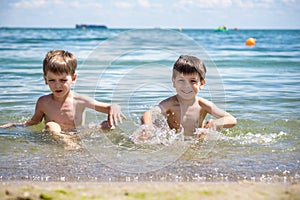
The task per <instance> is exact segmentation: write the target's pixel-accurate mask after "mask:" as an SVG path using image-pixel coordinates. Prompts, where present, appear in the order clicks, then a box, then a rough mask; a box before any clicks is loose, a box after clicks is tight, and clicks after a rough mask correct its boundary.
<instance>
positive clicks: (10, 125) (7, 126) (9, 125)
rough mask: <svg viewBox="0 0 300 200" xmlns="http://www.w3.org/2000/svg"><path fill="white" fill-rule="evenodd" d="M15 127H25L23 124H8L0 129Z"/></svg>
mask: <svg viewBox="0 0 300 200" xmlns="http://www.w3.org/2000/svg"><path fill="white" fill-rule="evenodd" d="M13 126H24V124H23V123H8V124H4V125H2V126H0V128H10V127H13Z"/></svg>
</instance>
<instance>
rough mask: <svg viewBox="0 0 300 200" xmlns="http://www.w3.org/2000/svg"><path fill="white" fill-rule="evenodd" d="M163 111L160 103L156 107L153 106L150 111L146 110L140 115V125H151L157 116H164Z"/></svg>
mask: <svg viewBox="0 0 300 200" xmlns="http://www.w3.org/2000/svg"><path fill="white" fill-rule="evenodd" d="M164 110H165V109H164V107H163V104H162V102H161V103H160V104H159V105H158V106H155V107H153V108H152V109H150V110H147V111H146V112H144V114H143V115H142V118H141V121H142V124H145V125H152V122H153V118H156V117H157V116H158V115H161V114H164V113H165V112H164Z"/></svg>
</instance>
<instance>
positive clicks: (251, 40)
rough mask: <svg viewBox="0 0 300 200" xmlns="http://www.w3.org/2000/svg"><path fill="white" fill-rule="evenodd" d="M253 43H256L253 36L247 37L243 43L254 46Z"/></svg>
mask: <svg viewBox="0 0 300 200" xmlns="http://www.w3.org/2000/svg"><path fill="white" fill-rule="evenodd" d="M255 43H256V39H255V38H248V39H247V40H246V42H245V44H246V45H247V46H254V45H255Z"/></svg>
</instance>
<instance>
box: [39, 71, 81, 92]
mask: <svg viewBox="0 0 300 200" xmlns="http://www.w3.org/2000/svg"><path fill="white" fill-rule="evenodd" d="M44 79H45V82H46V84H47V85H49V88H50V90H51V91H52V93H53V95H54V96H55V97H65V96H66V95H67V94H68V93H69V91H70V88H71V86H72V84H73V83H75V80H76V74H74V75H73V76H72V75H70V74H66V73H63V74H55V73H53V72H50V71H49V72H48V73H47V75H45V76H44Z"/></svg>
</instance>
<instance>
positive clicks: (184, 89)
mask: <svg viewBox="0 0 300 200" xmlns="http://www.w3.org/2000/svg"><path fill="white" fill-rule="evenodd" d="M172 81H173V86H174V88H175V89H176V92H177V95H179V96H180V97H181V98H183V99H186V100H190V99H193V98H195V96H196V95H197V93H198V92H199V91H200V90H201V89H202V88H203V86H204V84H205V80H202V81H200V76H199V74H197V73H193V74H183V73H177V75H176V77H175V78H173V79H172Z"/></svg>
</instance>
